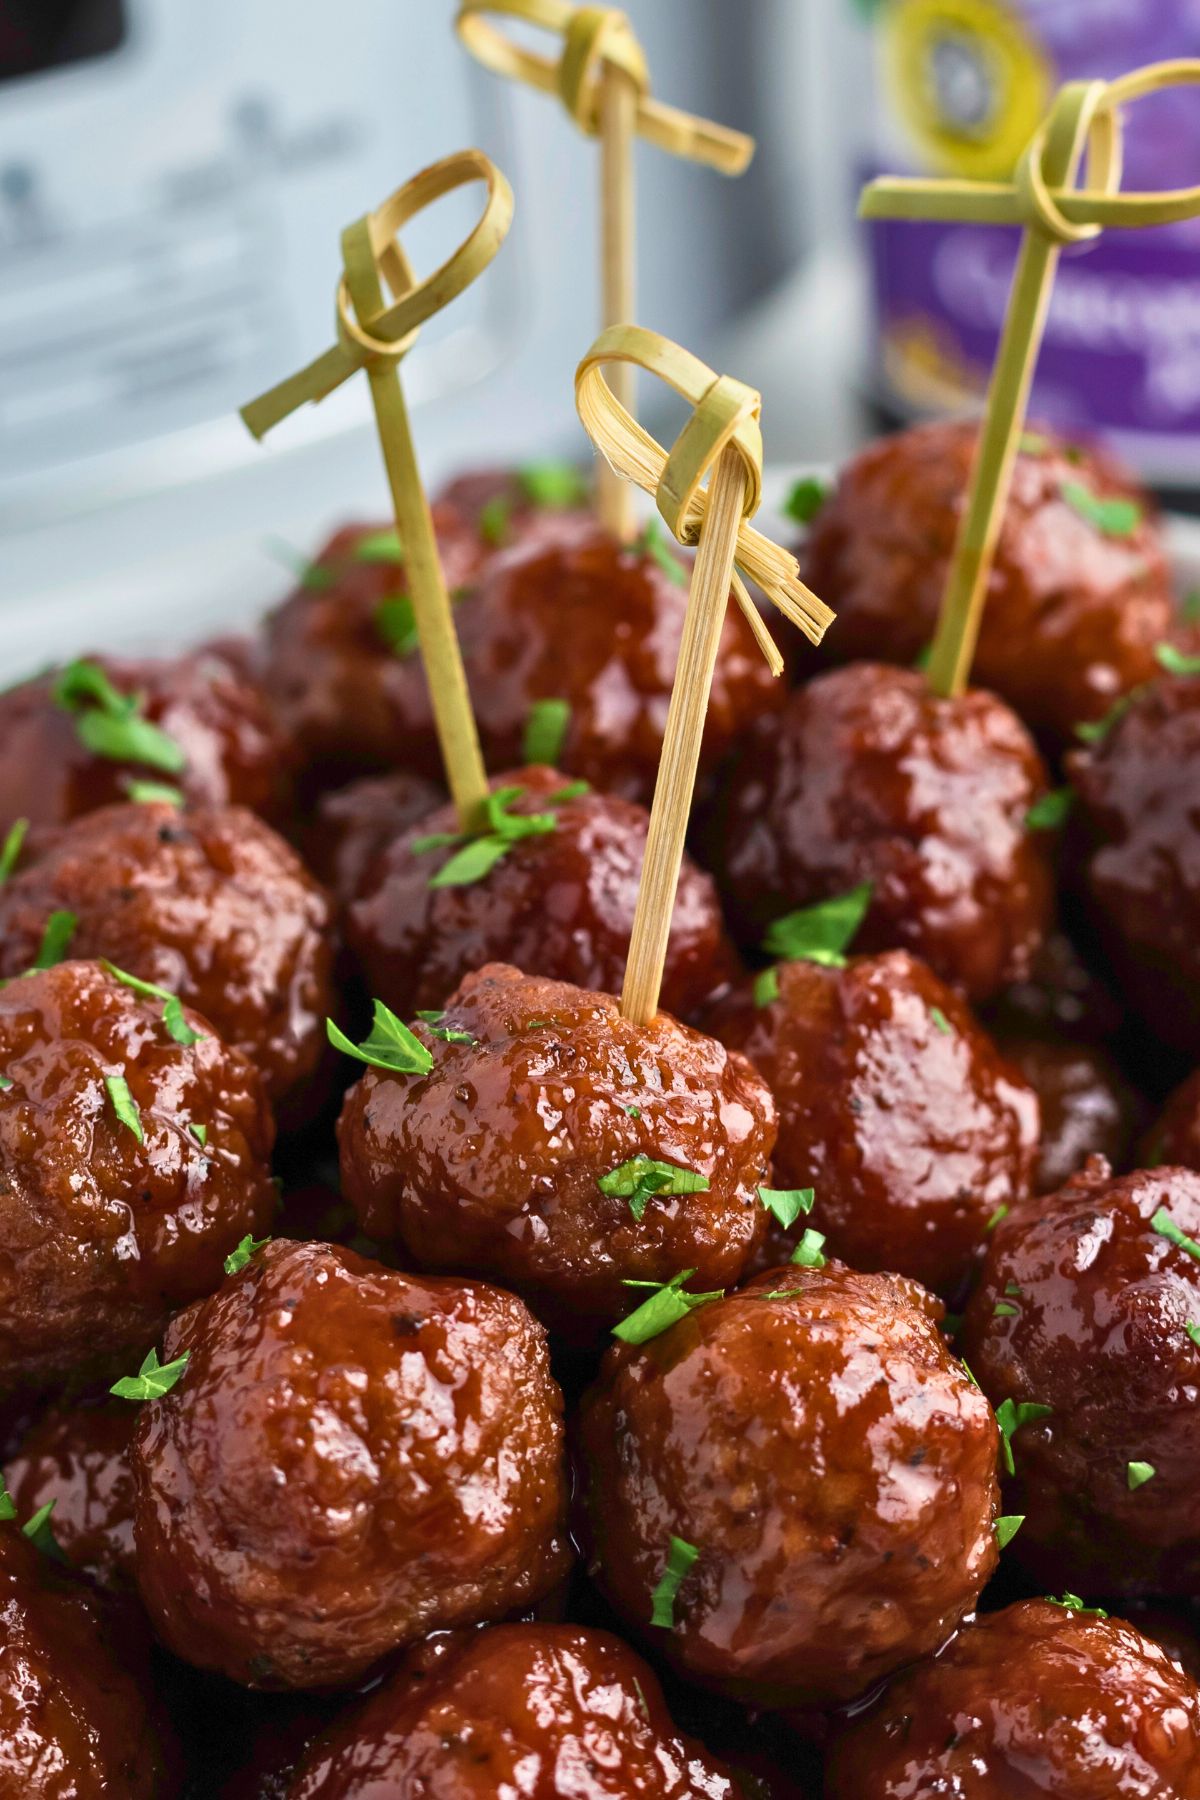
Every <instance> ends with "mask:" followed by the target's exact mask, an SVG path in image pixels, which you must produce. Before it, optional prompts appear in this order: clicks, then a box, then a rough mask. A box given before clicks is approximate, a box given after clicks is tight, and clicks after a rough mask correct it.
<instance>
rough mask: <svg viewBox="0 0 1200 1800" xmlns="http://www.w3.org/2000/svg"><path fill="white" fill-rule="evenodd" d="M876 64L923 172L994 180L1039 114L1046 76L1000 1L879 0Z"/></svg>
mask: <svg viewBox="0 0 1200 1800" xmlns="http://www.w3.org/2000/svg"><path fill="white" fill-rule="evenodd" d="M881 28H882V34H883V37H882V50H883V68H884V76H885V80H886V83H887V87H888V91H889V94H890V97H891V101H892V104H893V105H894V107H895V109H896V111H897V113H898V115H899V117H900V120H901V123H902V124H903V125H904V127H905V129H906V130H907V131H908V133H909V135H910V136H911V137H912V139H913V141H914V143H915V145H916V147H917V150H918V153H919V155H920V156H921V158H922V160H923V162H924V163H925V165H926V167H927V168H931V169H932V170H933V171H934V172H936V173H939V174H951V175H966V176H972V177H974V178H975V179H976V180H983V181H986V180H993V181H1002V180H1004V179H1005V178H1006V177H1007V176H1009V175H1011V174H1012V171H1013V168H1014V166H1015V164H1016V161H1017V158H1018V157H1019V156H1020V154H1021V152H1022V150H1024V148H1025V146H1026V144H1028V142H1029V140H1030V138H1031V137H1032V136H1033V133H1034V131H1035V130H1036V129H1037V127H1038V125H1039V124H1040V123H1041V121H1042V119H1043V117H1044V116H1045V113H1046V110H1047V108H1048V107H1049V105H1050V100H1051V96H1052V93H1053V76H1052V72H1051V69H1050V66H1049V63H1048V62H1047V60H1046V57H1045V56H1044V55H1043V53H1042V50H1041V47H1040V46H1039V45H1038V43H1037V42H1036V40H1035V39H1034V38H1033V36H1032V35H1031V33H1030V30H1029V27H1028V26H1027V25H1026V24H1025V22H1024V21H1023V20H1022V19H1020V18H1019V17H1018V16H1017V14H1016V13H1014V11H1013V10H1012V8H1011V7H1010V6H1007V5H1005V4H1004V3H1003V0H886V4H885V5H884V7H883V10H882V15H881Z"/></svg>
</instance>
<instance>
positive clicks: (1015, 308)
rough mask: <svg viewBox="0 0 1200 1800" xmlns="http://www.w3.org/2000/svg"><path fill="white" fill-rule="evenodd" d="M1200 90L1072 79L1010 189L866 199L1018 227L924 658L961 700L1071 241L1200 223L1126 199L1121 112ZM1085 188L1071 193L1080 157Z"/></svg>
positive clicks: (910, 211)
mask: <svg viewBox="0 0 1200 1800" xmlns="http://www.w3.org/2000/svg"><path fill="white" fill-rule="evenodd" d="M1198 82H1200V60H1191V59H1181V60H1178V61H1175V62H1166V63H1156V64H1152V65H1150V66H1149V67H1147V68H1144V69H1136V70H1134V71H1133V72H1132V73H1131V74H1129V75H1125V76H1122V77H1121V78H1120V79H1119V80H1117V81H1114V82H1112V83H1105V82H1103V81H1079V82H1069V83H1068V84H1067V85H1066V86H1065V87H1063V88H1062V89H1061V90H1060V92H1059V94H1058V96H1057V98H1056V100H1055V102H1054V105H1053V107H1052V108H1051V111H1050V113H1049V116H1048V117H1047V119H1046V120H1045V121H1044V123H1043V124H1042V125H1041V126H1040V127H1039V129H1038V130H1037V132H1035V134H1034V136H1033V138H1032V139H1031V141H1030V143H1029V145H1028V147H1027V148H1026V150H1025V152H1024V155H1023V156H1022V157H1021V160H1020V162H1019V163H1018V165H1017V169H1016V172H1015V175H1014V178H1013V181H1012V182H1011V183H998V182H971V181H960V180H952V181H947V180H926V179H924V178H912V177H901V178H887V177H885V178H884V179H882V180H880V181H874V182H871V183H870V184H869V185H868V186H867V187H866V188H865V189H864V191H863V195H862V200H861V203H860V207H859V211H860V214H861V216H862V217H864V218H898V219H954V220H970V221H973V222H975V223H977V224H1004V225H1014V224H1015V225H1022V226H1023V227H1024V235H1023V238H1022V242H1021V249H1020V253H1019V256H1018V259H1017V266H1016V270H1015V273H1014V276H1013V283H1012V289H1011V292H1010V295H1009V302H1008V308H1007V311H1006V315H1005V320H1004V328H1003V331H1002V333H1001V338H1000V344H999V347H998V350H997V354H996V361H995V365H994V368H993V371H992V379H991V383H990V386H989V390H988V399H987V406H986V411H985V414H984V418H983V423H982V426H981V429H980V436H979V444H978V447H977V450H976V454H975V462H974V466H973V468H972V473H971V482H970V486H969V489H968V493H967V499H966V505H965V508H964V511H963V516H962V519H961V521H960V525H959V531H958V537H957V540H956V543H955V548H954V554H953V558H952V560H951V564H950V569H949V572H948V576H947V581H946V588H945V593H944V595H943V599H942V606H941V610H940V612H939V615H938V622H937V628H936V630H935V633H934V638H933V645H932V648H931V651H930V658H929V683H930V686H931V687H932V688H933V690H934V692H935V693H937V694H941V695H943V696H947V697H949V696H952V695H956V694H961V693H962V692H963V690H964V688H965V687H966V685H967V682H968V680H969V677H970V671H971V662H972V659H973V657H974V653H975V646H976V643H977V641H978V637H979V629H980V625H981V623H982V620H983V609H984V603H985V601H986V598H987V589H988V582H989V579H990V577H991V571H992V566H993V563H994V561H995V556H996V545H997V543H998V541H999V537H1000V532H1001V528H1002V526H1003V522H1004V513H1005V508H1006V506H1007V504H1008V496H1009V493H1010V491H1011V487H1012V476H1013V469H1014V466H1015V464H1016V460H1017V455H1018V451H1019V448H1020V440H1021V432H1022V430H1023V429H1024V424H1025V418H1026V413H1027V410H1028V405H1029V395H1030V390H1031V388H1032V385H1033V377H1034V371H1035V368H1036V365H1037V358H1038V352H1039V350H1040V348H1041V344H1042V340H1043V337H1044V335H1045V329H1046V319H1047V315H1048V313H1049V308H1050V301H1051V297H1052V294H1053V289H1054V278H1055V275H1056V273H1057V270H1058V263H1059V258H1060V256H1061V253H1062V250H1063V248H1064V246H1065V245H1068V244H1076V243H1083V242H1086V241H1089V240H1091V239H1094V238H1097V237H1098V236H1099V235H1100V233H1101V231H1102V229H1103V228H1104V227H1105V226H1106V225H1115V226H1142V225H1162V224H1167V223H1169V222H1172V221H1176V220H1180V219H1185V218H1194V217H1196V216H1198V215H1200V188H1179V189H1174V190H1171V191H1168V192H1166V193H1162V194H1152V193H1130V194H1125V193H1122V192H1121V191H1120V185H1121V166H1122V123H1121V116H1120V108H1121V106H1122V105H1123V104H1124V103H1125V102H1127V101H1130V100H1136V99H1138V98H1140V97H1141V96H1142V95H1144V94H1149V93H1154V92H1157V91H1159V90H1160V89H1162V88H1166V87H1177V86H1183V85H1191V84H1195V83H1198ZM1085 149H1086V151H1087V173H1086V186H1085V187H1084V188H1083V189H1082V190H1078V191H1077V190H1076V189H1075V187H1074V183H1075V181H1076V179H1077V177H1078V173H1079V166H1080V162H1081V160H1082V157H1083V153H1084V150H1085Z"/></svg>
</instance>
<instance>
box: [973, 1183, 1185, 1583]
mask: <svg viewBox="0 0 1200 1800" xmlns="http://www.w3.org/2000/svg"><path fill="white" fill-rule="evenodd" d="M1198 1235H1200V1176H1198V1175H1193V1174H1190V1173H1189V1172H1188V1171H1187V1170H1185V1169H1157V1170H1154V1171H1152V1172H1149V1173H1147V1172H1145V1171H1143V1172H1140V1173H1138V1174H1134V1175H1126V1176H1122V1177H1120V1178H1117V1179H1114V1178H1113V1177H1112V1176H1111V1175H1110V1173H1109V1170H1108V1168H1107V1166H1106V1165H1105V1164H1104V1163H1103V1162H1102V1161H1101V1160H1100V1159H1099V1158H1097V1159H1095V1161H1094V1162H1093V1163H1092V1164H1091V1165H1090V1166H1089V1168H1088V1169H1087V1170H1086V1171H1085V1173H1084V1174H1082V1175H1079V1176H1076V1177H1075V1178H1074V1179H1073V1180H1071V1181H1069V1182H1068V1183H1067V1185H1066V1186H1065V1187H1064V1188H1062V1189H1061V1190H1060V1191H1059V1192H1058V1193H1057V1194H1052V1195H1050V1196H1049V1197H1047V1198H1044V1199H1041V1200H1038V1201H1037V1202H1036V1204H1029V1205H1026V1206H1024V1207H1019V1208H1017V1209H1015V1210H1014V1211H1013V1212H1012V1213H1010V1214H1009V1216H1008V1218H1007V1219H1005V1220H1003V1221H1002V1222H1001V1223H1000V1224H999V1225H998V1226H997V1228H996V1230H995V1232H994V1233H993V1235H992V1238H991V1242H990V1244H989V1247H988V1252H987V1257H986V1260H985V1262H984V1266H983V1273H982V1278H981V1280H980V1283H979V1287H978V1288H977V1290H976V1292H975V1294H974V1295H973V1296H972V1299H971V1303H970V1305H969V1307H968V1309H967V1314H966V1319H965V1322H964V1327H963V1351H964V1355H965V1356H966V1357H967V1359H968V1360H969V1362H970V1365H971V1368H972V1369H973V1370H974V1372H975V1374H976V1375H977V1376H978V1378H979V1381H980V1382H981V1383H982V1385H983V1388H984V1390H985V1392H986V1393H987V1395H988V1397H989V1398H990V1399H991V1400H992V1401H993V1403H994V1404H996V1405H998V1406H999V1405H1001V1403H1008V1404H1009V1408H1010V1411H1011V1410H1012V1409H1014V1408H1015V1409H1016V1421H1017V1422H1016V1423H1014V1428H1013V1429H1014V1432H1015V1436H1014V1437H1013V1440H1012V1454H1013V1459H1014V1461H1015V1465H1016V1472H1017V1475H1018V1477H1019V1487H1018V1488H1017V1490H1016V1492H1017V1494H1018V1496H1019V1498H1016V1499H1014V1500H1013V1502H1012V1504H1011V1506H1010V1508H1009V1510H1011V1511H1014V1512H1018V1513H1024V1514H1026V1515H1027V1516H1026V1521H1025V1524H1024V1526H1023V1528H1022V1530H1021V1534H1020V1536H1019V1537H1018V1538H1017V1540H1016V1542H1015V1544H1014V1550H1015V1551H1017V1552H1018V1553H1019V1554H1020V1555H1021V1556H1022V1558H1023V1559H1024V1560H1025V1561H1026V1562H1028V1563H1029V1564H1030V1566H1031V1567H1032V1568H1033V1569H1034V1571H1035V1573H1036V1574H1038V1575H1039V1576H1040V1577H1041V1578H1042V1579H1045V1580H1047V1581H1049V1582H1052V1583H1053V1584H1054V1585H1055V1586H1061V1584H1062V1583H1063V1582H1064V1581H1065V1582H1067V1583H1068V1584H1069V1585H1070V1586H1071V1587H1073V1588H1075V1589H1076V1591H1077V1592H1081V1593H1086V1592H1088V1591H1089V1590H1098V1591H1101V1592H1106V1593H1126V1592H1133V1593H1136V1592H1138V1591H1149V1592H1154V1593H1162V1594H1168V1593H1180V1594H1200V1526H1198V1523H1197V1514H1196V1484H1197V1479H1198V1478H1200V1412H1198V1410H1197V1407H1196V1395H1197V1391H1198V1389H1200V1344H1197V1342H1195V1341H1194V1340H1193V1338H1192V1335H1191V1333H1192V1330H1193V1329H1195V1330H1196V1331H1197V1335H1198V1336H1200V1261H1197V1255H1200V1252H1198V1251H1197V1248H1196V1245H1195V1243H1194V1241H1193V1240H1194V1239H1195V1238H1196V1237H1197V1236H1198ZM1025 1406H1032V1407H1033V1408H1034V1409H1035V1410H1034V1412H1033V1414H1032V1415H1030V1414H1026V1415H1025V1419H1024V1421H1023V1422H1022V1421H1021V1420H1020V1412H1021V1409H1022V1408H1024V1407H1025ZM1018 1425H1019V1428H1018Z"/></svg>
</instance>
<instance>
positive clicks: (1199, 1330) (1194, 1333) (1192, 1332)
mask: <svg viewBox="0 0 1200 1800" xmlns="http://www.w3.org/2000/svg"><path fill="white" fill-rule="evenodd" d="M8 1085H9V1087H11V1086H12V1082H11V1081H10V1082H9V1084H8ZM1183 1329H1184V1330H1185V1331H1186V1332H1187V1334H1188V1336H1189V1337H1190V1338H1191V1340H1192V1342H1193V1344H1195V1346H1196V1348H1197V1350H1200V1325H1194V1324H1193V1323H1192V1321H1191V1319H1189V1320H1188V1322H1187V1324H1186V1325H1185V1326H1184V1328H1183Z"/></svg>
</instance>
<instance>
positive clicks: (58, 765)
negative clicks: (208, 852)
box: [0, 652, 293, 831]
mask: <svg viewBox="0 0 1200 1800" xmlns="http://www.w3.org/2000/svg"><path fill="white" fill-rule="evenodd" d="M81 670H84V671H88V673H84V674H81V673H80V671H81ZM130 709H132V710H130ZM123 711H124V712H125V713H126V714H127V716H126V717H125V719H124V724H122V721H121V718H120V717H119V716H117V715H121V714H122V712H123ZM130 719H132V720H133V722H134V730H133V731H132V732H130V730H129V724H130ZM141 721H145V722H147V723H149V724H150V725H151V726H154V727H156V728H157V731H158V732H159V733H165V734H166V738H167V740H169V741H168V743H167V745H166V747H165V749H164V748H163V747H162V746H161V745H160V744H157V740H156V750H155V751H154V752H152V754H153V755H155V757H156V760H154V761H151V762H145V761H137V760H134V759H133V758H134V754H135V753H139V754H144V750H143V747H142V745H141V744H140V742H139V733H138V730H137V727H138V725H139V723H140V722H141ZM97 722H98V723H97ZM93 725H95V726H96V730H95V731H93V729H92V727H93ZM114 728H115V729H114ZM0 744H2V745H3V746H4V750H3V755H0V831H3V830H5V829H7V827H8V826H9V825H10V824H11V823H12V822H13V821H14V820H16V819H22V818H24V819H28V820H29V821H30V822H31V823H32V824H33V825H34V826H35V827H39V826H46V825H61V824H64V823H65V822H66V821H67V820H68V819H75V818H78V817H79V816H80V814H81V813H88V812H94V811H95V810H96V808H97V807H98V806H109V805H111V804H112V803H113V802H114V801H117V800H125V799H127V798H128V797H129V795H130V793H131V792H133V793H136V792H137V789H138V784H139V783H146V784H150V785H152V786H161V785H164V784H165V785H167V786H169V787H174V788H176V789H178V790H179V791H180V792H182V793H183V795H184V796H185V797H186V798H187V799H188V800H189V801H193V802H195V803H196V804H200V805H205V806H224V805H230V804H233V805H238V806H248V807H249V808H250V809H251V811H253V812H257V813H261V814H262V816H263V817H264V818H266V819H270V820H271V821H272V822H275V823H280V822H283V821H285V820H286V819H287V818H288V817H289V816H290V812H291V807H292V799H293V793H292V789H293V781H292V775H293V757H292V752H291V750H290V748H289V746H288V744H287V742H286V741H285V739H284V737H283V736H282V734H281V731H280V728H279V725H278V723H277V722H276V720H275V717H274V715H273V713H272V712H271V711H270V709H269V707H268V705H267V702H266V700H265V698H264V696H263V694H262V692H261V691H260V689H259V688H258V687H257V686H256V685H255V683H254V682H253V681H251V680H250V679H249V678H248V677H247V676H246V675H244V674H241V673H239V672H238V671H237V670H236V669H235V668H234V667H233V666H232V665H231V664H230V663H229V662H227V661H225V660H224V659H223V658H221V657H217V656H213V655H211V654H206V653H204V652H198V653H196V654H195V655H191V656H181V657H176V658H174V659H172V660H161V661H155V662H151V661H141V662H130V661H118V660H116V659H115V658H113V657H107V656H99V657H93V658H90V659H86V660H85V661H84V662H83V663H73V664H71V665H70V666H69V667H68V668H67V669H65V670H58V671H55V672H52V673H50V674H47V675H39V676H36V677H35V678H34V679H33V680H32V681H26V682H22V683H21V685H20V686H19V687H14V688H9V689H8V691H7V692H6V693H3V694H0ZM89 745H95V746H98V747H94V748H89ZM159 752H161V756H160V755H159Z"/></svg>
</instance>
